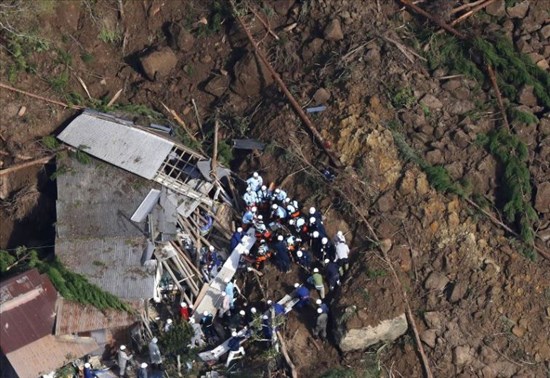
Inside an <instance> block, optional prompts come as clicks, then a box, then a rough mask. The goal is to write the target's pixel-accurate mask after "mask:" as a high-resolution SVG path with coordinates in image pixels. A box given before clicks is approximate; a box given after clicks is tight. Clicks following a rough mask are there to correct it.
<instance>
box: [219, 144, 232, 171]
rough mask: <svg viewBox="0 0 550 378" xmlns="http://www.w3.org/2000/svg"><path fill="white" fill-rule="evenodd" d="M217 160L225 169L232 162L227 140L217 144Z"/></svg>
mask: <svg viewBox="0 0 550 378" xmlns="http://www.w3.org/2000/svg"><path fill="white" fill-rule="evenodd" d="M218 159H219V161H220V163H221V164H222V165H223V166H226V167H229V165H230V164H231V161H232V160H233V148H231V145H230V144H229V143H228V142H227V140H222V141H220V142H219V143H218Z"/></svg>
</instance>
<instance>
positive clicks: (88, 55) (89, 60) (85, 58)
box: [80, 51, 95, 64]
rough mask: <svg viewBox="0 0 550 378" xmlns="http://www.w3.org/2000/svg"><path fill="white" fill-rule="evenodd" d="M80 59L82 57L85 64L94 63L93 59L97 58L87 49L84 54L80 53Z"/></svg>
mask: <svg viewBox="0 0 550 378" xmlns="http://www.w3.org/2000/svg"><path fill="white" fill-rule="evenodd" d="M80 59H82V61H83V62H84V63H85V64H90V63H93V61H94V60H95V57H94V56H93V55H92V54H91V53H89V52H87V51H85V52H83V53H82V54H80Z"/></svg>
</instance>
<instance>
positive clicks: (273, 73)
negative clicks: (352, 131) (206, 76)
mask: <svg viewBox="0 0 550 378" xmlns="http://www.w3.org/2000/svg"><path fill="white" fill-rule="evenodd" d="M231 7H232V9H233V15H234V17H235V19H236V20H237V21H238V22H239V24H240V25H241V27H242V28H243V30H244V32H245V33H246V36H247V37H248V40H249V41H250V44H251V45H252V48H253V49H254V53H255V54H256V56H257V57H258V59H259V60H260V61H262V62H263V64H264V65H265V66H266V68H267V70H268V71H269V73H270V74H271V76H273V79H274V80H275V82H276V83H277V85H278V86H279V88H280V89H281V91H282V92H283V93H284V95H285V96H286V98H287V99H288V101H289V102H290V104H291V105H292V107H293V108H294V110H295V111H296V113H298V116H299V117H300V118H301V119H302V121H303V122H304V124H305V125H306V127H307V129H308V130H309V131H310V132H311V134H312V135H313V137H314V138H315V140H317V143H318V144H319V145H320V146H321V148H322V149H323V150H324V151H325V153H326V154H327V156H328V157H329V158H330V161H331V162H332V164H333V165H334V166H335V167H337V168H342V163H341V162H340V159H339V157H338V156H337V154H336V153H335V152H334V151H333V150H331V149H330V143H329V142H328V141H326V140H325V139H324V138H323V136H322V135H321V134H320V133H319V131H317V129H316V128H315V126H314V125H313V122H311V120H310V119H309V117H308V116H307V115H306V113H305V112H304V111H303V109H302V107H301V106H300V104H298V101H296V99H295V98H294V96H293V95H292V93H290V91H289V90H288V88H287V86H286V85H285V83H284V82H283V80H282V79H281V77H280V76H279V74H278V73H277V72H276V71H275V69H274V68H273V67H272V66H271V63H269V61H268V60H267V58H266V56H265V54H264V53H263V52H262V50H261V49H260V47H259V46H258V44H257V43H256V41H255V40H254V37H252V34H251V33H250V31H249V30H248V28H247V27H246V25H245V24H244V22H243V20H242V19H241V17H240V16H239V12H238V11H237V10H236V9H235V4H234V3H233V1H231Z"/></svg>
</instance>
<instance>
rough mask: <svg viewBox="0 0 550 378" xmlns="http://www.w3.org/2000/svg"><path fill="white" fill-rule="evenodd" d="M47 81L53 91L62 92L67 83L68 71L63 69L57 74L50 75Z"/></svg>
mask: <svg viewBox="0 0 550 378" xmlns="http://www.w3.org/2000/svg"><path fill="white" fill-rule="evenodd" d="M47 81H48V84H49V85H50V87H52V89H53V90H54V91H56V92H57V93H59V94H63V93H64V92H65V90H66V89H67V86H68V85H69V72H68V71H67V70H65V71H63V72H61V73H60V74H59V75H56V76H52V77H50V78H49V79H47Z"/></svg>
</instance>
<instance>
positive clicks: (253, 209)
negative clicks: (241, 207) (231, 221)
mask: <svg viewBox="0 0 550 378" xmlns="http://www.w3.org/2000/svg"><path fill="white" fill-rule="evenodd" d="M250 211H252V212H253V213H255V212H256V211H258V208H257V207H256V206H252V209H250Z"/></svg>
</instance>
